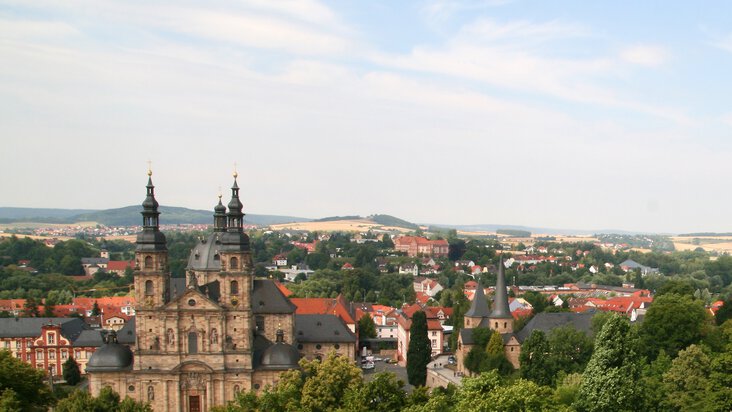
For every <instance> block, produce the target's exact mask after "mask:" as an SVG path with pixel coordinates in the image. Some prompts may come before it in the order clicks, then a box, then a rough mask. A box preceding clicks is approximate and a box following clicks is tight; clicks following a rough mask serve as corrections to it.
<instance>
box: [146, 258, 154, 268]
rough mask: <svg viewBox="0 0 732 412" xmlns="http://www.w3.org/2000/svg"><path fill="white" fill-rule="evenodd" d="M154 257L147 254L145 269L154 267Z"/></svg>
mask: <svg viewBox="0 0 732 412" xmlns="http://www.w3.org/2000/svg"><path fill="white" fill-rule="evenodd" d="M152 267H153V258H152V256H145V269H152Z"/></svg>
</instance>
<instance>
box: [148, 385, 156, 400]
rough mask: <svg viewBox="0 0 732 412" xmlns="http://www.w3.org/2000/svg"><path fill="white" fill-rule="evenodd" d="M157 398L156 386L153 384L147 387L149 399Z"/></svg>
mask: <svg viewBox="0 0 732 412" xmlns="http://www.w3.org/2000/svg"><path fill="white" fill-rule="evenodd" d="M154 400H155V388H153V387H152V386H148V387H147V401H148V402H150V401H154Z"/></svg>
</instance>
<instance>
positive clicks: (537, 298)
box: [522, 291, 549, 314]
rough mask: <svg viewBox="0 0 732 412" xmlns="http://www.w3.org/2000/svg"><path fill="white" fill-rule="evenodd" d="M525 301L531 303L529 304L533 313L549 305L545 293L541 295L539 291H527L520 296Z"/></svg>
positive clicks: (541, 310)
mask: <svg viewBox="0 0 732 412" xmlns="http://www.w3.org/2000/svg"><path fill="white" fill-rule="evenodd" d="M522 297H523V298H524V299H525V300H526V301H527V302H529V303H530V304H531V306H532V307H533V308H534V313H535V314H536V313H541V312H543V311H544V309H546V307H547V306H548V305H549V301H548V300H547V298H546V296H545V295H542V294H541V293H539V292H534V291H529V292H526V293H524V294H523V296H522Z"/></svg>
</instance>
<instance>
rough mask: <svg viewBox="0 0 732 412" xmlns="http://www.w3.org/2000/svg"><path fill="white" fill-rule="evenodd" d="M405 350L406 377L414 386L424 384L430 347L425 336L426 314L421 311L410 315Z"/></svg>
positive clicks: (428, 340) (430, 353)
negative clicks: (410, 322)
mask: <svg viewBox="0 0 732 412" xmlns="http://www.w3.org/2000/svg"><path fill="white" fill-rule="evenodd" d="M409 336H410V337H409V348H408V350H407V377H408V379H409V383H410V384H411V385H414V386H424V384H425V382H426V381H427V364H428V363H429V362H430V359H431V355H432V347H431V343H430V339H429V338H428V337H427V316H426V315H425V313H424V312H423V311H421V310H420V311H417V312H415V313H414V315H412V326H411V328H410V330H409Z"/></svg>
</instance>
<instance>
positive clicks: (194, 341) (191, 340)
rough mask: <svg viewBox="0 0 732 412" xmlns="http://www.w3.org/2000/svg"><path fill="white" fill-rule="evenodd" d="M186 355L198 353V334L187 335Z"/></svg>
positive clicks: (190, 333)
mask: <svg viewBox="0 0 732 412" xmlns="http://www.w3.org/2000/svg"><path fill="white" fill-rule="evenodd" d="M188 353H190V354H195V353H198V334H197V333H196V332H189V333H188Z"/></svg>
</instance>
